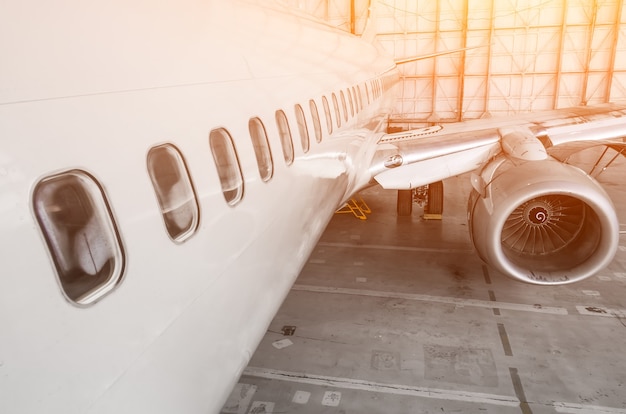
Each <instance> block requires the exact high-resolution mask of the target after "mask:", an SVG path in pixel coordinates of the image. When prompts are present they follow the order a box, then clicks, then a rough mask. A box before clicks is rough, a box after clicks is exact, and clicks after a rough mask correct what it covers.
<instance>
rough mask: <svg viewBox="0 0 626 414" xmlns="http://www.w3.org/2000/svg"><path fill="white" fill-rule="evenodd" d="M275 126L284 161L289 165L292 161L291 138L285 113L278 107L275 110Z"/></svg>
mask: <svg viewBox="0 0 626 414" xmlns="http://www.w3.org/2000/svg"><path fill="white" fill-rule="evenodd" d="M276 126H277V127H278V135H280V142H281V143H282V146H283V156H284V157H285V163H286V164H287V165H291V163H293V140H292V138H291V130H290V129H289V121H288V120H287V115H285V113H284V112H283V111H281V110H280V109H279V110H278V111H276Z"/></svg>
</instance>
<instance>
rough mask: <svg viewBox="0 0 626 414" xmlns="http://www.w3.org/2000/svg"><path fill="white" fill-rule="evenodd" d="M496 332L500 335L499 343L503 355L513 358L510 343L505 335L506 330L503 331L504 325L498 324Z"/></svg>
mask: <svg viewBox="0 0 626 414" xmlns="http://www.w3.org/2000/svg"><path fill="white" fill-rule="evenodd" d="M498 332H499V333H500V341H501V342H502V348H503V349H504V355H506V356H513V349H512V348H511V342H510V341H509V336H508V335H507V333H506V329H504V324H502V323H499V324H498Z"/></svg>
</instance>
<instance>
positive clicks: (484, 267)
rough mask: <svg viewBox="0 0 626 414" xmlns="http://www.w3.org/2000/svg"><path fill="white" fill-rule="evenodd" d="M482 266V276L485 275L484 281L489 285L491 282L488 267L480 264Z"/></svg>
mask: <svg viewBox="0 0 626 414" xmlns="http://www.w3.org/2000/svg"><path fill="white" fill-rule="evenodd" d="M482 268H483V276H484V277H485V283H486V284H488V285H490V284H491V277H489V268H488V267H487V266H486V265H484V264H483V265H482Z"/></svg>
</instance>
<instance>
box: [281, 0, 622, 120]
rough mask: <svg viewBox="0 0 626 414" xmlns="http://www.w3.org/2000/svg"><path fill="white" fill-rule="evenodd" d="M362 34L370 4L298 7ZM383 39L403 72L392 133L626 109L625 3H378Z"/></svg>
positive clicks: (340, 0)
mask: <svg viewBox="0 0 626 414" xmlns="http://www.w3.org/2000/svg"><path fill="white" fill-rule="evenodd" d="M293 1H295V2H296V3H297V4H298V5H299V6H300V7H305V8H307V9H308V10H309V11H311V12H312V13H314V14H316V15H318V16H320V17H323V18H325V19H326V20H328V21H329V22H331V23H332V24H334V25H335V26H338V27H341V28H342V29H344V30H347V31H354V32H356V33H357V34H358V33H360V32H361V31H362V30H363V27H364V22H365V18H366V16H367V8H368V5H367V3H368V2H367V1H366V0H353V1H352V2H351V1H350V0H293ZM376 14H377V19H376V24H377V28H378V31H379V36H378V39H379V41H380V42H381V43H382V45H383V46H384V47H385V48H386V49H387V50H388V51H389V52H390V53H391V54H393V55H394V56H395V57H396V58H405V57H411V56H419V55H427V54H431V53H435V52H440V51H447V50H458V49H464V48H470V49H468V50H465V51H459V52H456V53H452V54H449V55H444V56H439V57H436V58H431V59H427V60H421V61H418V62H413V63H407V64H404V65H401V66H400V69H401V73H402V87H401V93H400V99H399V100H398V103H397V105H396V108H395V111H394V114H393V115H392V119H391V120H390V124H391V125H392V126H404V127H416V126H421V125H427V124H430V123H435V122H452V121H459V120H464V119H473V118H479V117H485V116H497V115H509V114H514V113H519V112H527V111H533V110H541V109H552V108H562V107H567V106H573V105H585V104H596V103H602V102H609V101H612V102H619V101H621V102H626V0H438V1H433V0H379V1H378V6H377V13H376Z"/></svg>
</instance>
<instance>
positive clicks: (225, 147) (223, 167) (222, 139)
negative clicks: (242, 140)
mask: <svg viewBox="0 0 626 414" xmlns="http://www.w3.org/2000/svg"><path fill="white" fill-rule="evenodd" d="M209 144H210V146H211V152H212V153H213V159H214V160H215V166H216V167H217V174H218V175H219V177H220V184H221V185H222V193H223V194H224V199H225V200H226V202H227V203H228V204H229V205H231V206H234V205H235V204H237V203H238V202H239V201H240V200H241V198H242V197H243V177H242V175H241V168H240V167H239V159H238V158H237V152H236V151H235V145H234V144H233V139H232V138H231V136H230V134H229V133H228V131H226V130H225V129H224V128H218V129H214V130H213V131H211V133H210V134H209Z"/></svg>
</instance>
